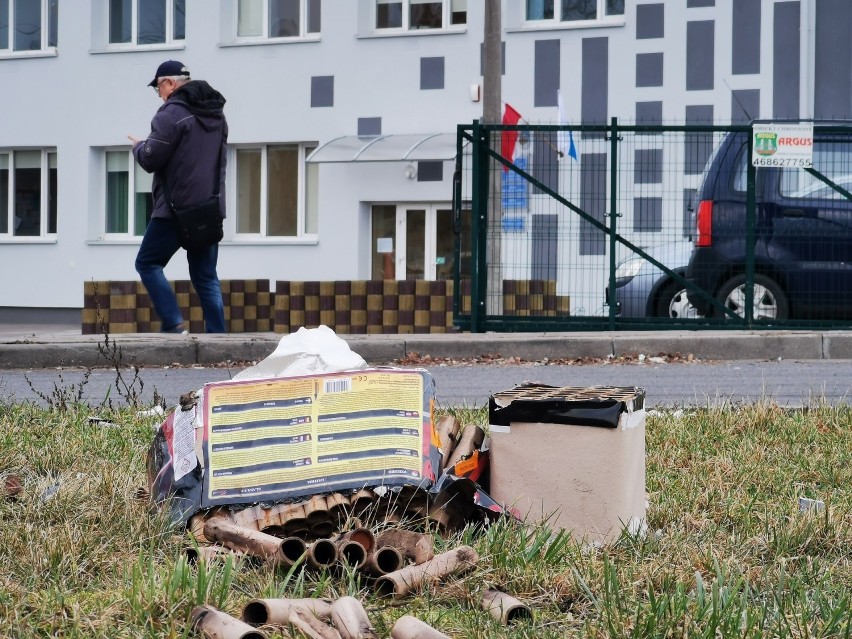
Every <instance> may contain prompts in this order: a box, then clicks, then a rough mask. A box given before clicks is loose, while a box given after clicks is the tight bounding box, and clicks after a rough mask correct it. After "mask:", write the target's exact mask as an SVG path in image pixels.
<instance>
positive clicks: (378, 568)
mask: <svg viewBox="0 0 852 639" xmlns="http://www.w3.org/2000/svg"><path fill="white" fill-rule="evenodd" d="M403 563H404V560H403V558H402V553H401V552H399V550H397V549H396V548H394V547H393V546H384V547H382V548H376V549H375V550H374V551H373V552H371V553H370V554H369V555H368V556H367V561H365V562H364V565H363V566H362V567H361V570H363V571H364V572H366V573H367V574H369V575H374V576H376V577H380V576H382V575H386V574H388V573H389V572H394V571H396V570H399V569H400V568H402V565H403Z"/></svg>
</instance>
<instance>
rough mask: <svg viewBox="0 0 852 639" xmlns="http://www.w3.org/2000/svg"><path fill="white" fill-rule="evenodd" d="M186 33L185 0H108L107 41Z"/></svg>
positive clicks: (166, 38) (156, 40) (154, 40)
mask: <svg viewBox="0 0 852 639" xmlns="http://www.w3.org/2000/svg"><path fill="white" fill-rule="evenodd" d="M0 1H2V0H0ZM185 34H186V0H109V43H110V44H129V45H134V46H140V45H148V44H168V43H171V42H174V41H175V40H183V39H184V36H185Z"/></svg>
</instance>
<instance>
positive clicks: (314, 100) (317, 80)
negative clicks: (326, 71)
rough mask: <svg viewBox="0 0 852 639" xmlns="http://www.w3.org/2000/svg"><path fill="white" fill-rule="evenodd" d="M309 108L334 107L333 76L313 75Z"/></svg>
mask: <svg viewBox="0 0 852 639" xmlns="http://www.w3.org/2000/svg"><path fill="white" fill-rule="evenodd" d="M311 106H312V107H331V106H334V76H333V75H315V76H313V77H312V78H311Z"/></svg>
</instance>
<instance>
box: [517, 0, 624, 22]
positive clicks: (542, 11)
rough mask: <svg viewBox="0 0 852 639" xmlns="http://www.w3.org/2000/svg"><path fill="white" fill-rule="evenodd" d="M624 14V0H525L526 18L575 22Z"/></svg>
mask: <svg viewBox="0 0 852 639" xmlns="http://www.w3.org/2000/svg"><path fill="white" fill-rule="evenodd" d="M623 15H624V0H527V20H530V21H552V22H577V21H581V20H601V19H604V18H607V17H610V16H623Z"/></svg>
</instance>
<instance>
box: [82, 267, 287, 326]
mask: <svg viewBox="0 0 852 639" xmlns="http://www.w3.org/2000/svg"><path fill="white" fill-rule="evenodd" d="M171 284H172V288H173V289H174V291H175V294H176V295H177V301H178V306H180V309H181V312H182V313H183V316H184V318H186V319H187V320H188V322H189V331H190V332H191V333H203V332H204V317H203V315H202V312H201V305H200V303H199V300H198V295H196V294H195V291H194V290H193V288H192V284H191V283H190V282H189V281H188V280H178V281H175V282H172V283H171ZM222 301H223V302H224V305H225V321H226V324H227V326H228V330H229V332H231V333H250V332H270V331H272V293H271V292H270V291H269V281H268V280H223V281H222ZM101 321H103V322H104V323H105V324H106V330H107V332H109V333H156V332H158V331H159V330H160V321H159V319H158V318H157V316H156V315H155V314H154V311H153V309H152V307H151V300H150V299H149V297H148V293H147V292H146V291H145V287H144V286H142V283H141V282H86V283H85V284H84V286H83V331H82V332H83V334H84V335H93V334H97V333H100V332H102V328H101V324H100V322H101Z"/></svg>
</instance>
